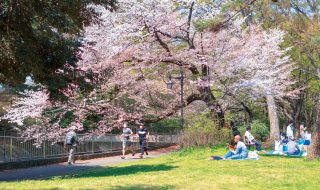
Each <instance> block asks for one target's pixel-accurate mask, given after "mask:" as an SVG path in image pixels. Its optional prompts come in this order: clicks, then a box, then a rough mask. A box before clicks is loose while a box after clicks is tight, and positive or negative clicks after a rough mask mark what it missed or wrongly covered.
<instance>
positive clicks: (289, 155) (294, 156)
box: [260, 151, 305, 158]
mask: <svg viewBox="0 0 320 190" xmlns="http://www.w3.org/2000/svg"><path fill="white" fill-rule="evenodd" d="M260 155H261V156H275V157H290V158H303V157H305V156H303V154H300V153H299V154H296V155H291V154H285V153H283V152H276V151H271V152H268V153H265V154H260Z"/></svg>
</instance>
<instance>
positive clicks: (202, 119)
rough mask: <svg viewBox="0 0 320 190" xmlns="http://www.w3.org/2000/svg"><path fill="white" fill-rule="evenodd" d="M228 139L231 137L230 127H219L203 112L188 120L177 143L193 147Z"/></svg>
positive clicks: (218, 142)
mask: <svg viewBox="0 0 320 190" xmlns="http://www.w3.org/2000/svg"><path fill="white" fill-rule="evenodd" d="M230 139H232V132H231V130H230V129H227V128H222V129H219V127H218V125H216V124H215V122H214V121H212V119H211V118H210V116H209V115H208V114H203V115H200V116H198V117H195V118H193V119H191V120H190V121H188V125H187V128H186V129H184V132H183V135H182V136H181V137H180V139H179V144H180V146H181V147H194V146H203V145H209V144H221V143H226V142H228V141H230Z"/></svg>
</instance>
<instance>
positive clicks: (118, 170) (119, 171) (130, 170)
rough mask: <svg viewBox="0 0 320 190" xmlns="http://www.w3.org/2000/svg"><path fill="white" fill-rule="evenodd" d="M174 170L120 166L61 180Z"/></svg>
mask: <svg viewBox="0 0 320 190" xmlns="http://www.w3.org/2000/svg"><path fill="white" fill-rule="evenodd" d="M174 168H177V167H176V166H170V165H165V164H158V165H138V164H137V165H131V166H120V167H110V166H107V167H99V168H97V169H93V170H90V171H87V172H85V173H82V174H78V175H75V176H65V177H63V178H87V177H108V176H123V175H131V174H137V173H145V172H157V171H169V170H172V169H174Z"/></svg>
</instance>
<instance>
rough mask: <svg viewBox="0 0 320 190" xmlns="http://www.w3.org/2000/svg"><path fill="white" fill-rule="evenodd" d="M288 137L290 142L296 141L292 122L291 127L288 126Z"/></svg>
mask: <svg viewBox="0 0 320 190" xmlns="http://www.w3.org/2000/svg"><path fill="white" fill-rule="evenodd" d="M287 137H288V140H294V136H293V123H292V122H290V123H289V125H288V126H287Z"/></svg>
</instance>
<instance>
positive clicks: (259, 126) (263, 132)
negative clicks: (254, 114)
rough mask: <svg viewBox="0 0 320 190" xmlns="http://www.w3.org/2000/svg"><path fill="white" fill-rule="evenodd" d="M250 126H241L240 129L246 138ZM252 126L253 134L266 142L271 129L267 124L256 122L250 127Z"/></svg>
mask: <svg viewBox="0 0 320 190" xmlns="http://www.w3.org/2000/svg"><path fill="white" fill-rule="evenodd" d="M247 126H248V125H241V126H239V127H238V129H239V131H240V133H241V136H244V133H245V132H246V128H247ZM249 126H251V134H252V135H253V136H254V137H255V138H256V139H257V140H260V141H265V140H266V139H267V138H268V136H269V127H268V125H267V124H265V123H262V122H261V121H259V120H254V121H252V123H251V124H250V125H249Z"/></svg>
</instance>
